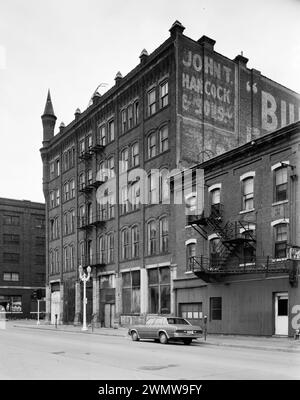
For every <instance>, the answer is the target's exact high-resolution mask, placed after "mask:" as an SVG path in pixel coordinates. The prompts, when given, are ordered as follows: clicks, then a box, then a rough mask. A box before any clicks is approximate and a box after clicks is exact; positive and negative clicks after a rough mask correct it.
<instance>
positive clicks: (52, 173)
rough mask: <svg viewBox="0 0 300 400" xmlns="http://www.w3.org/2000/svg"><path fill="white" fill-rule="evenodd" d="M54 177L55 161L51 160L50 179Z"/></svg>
mask: <svg viewBox="0 0 300 400" xmlns="http://www.w3.org/2000/svg"><path fill="white" fill-rule="evenodd" d="M54 177H55V163H54V161H52V162H51V163H50V179H53V178H54Z"/></svg>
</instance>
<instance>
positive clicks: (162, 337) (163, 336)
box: [159, 332, 168, 344]
mask: <svg viewBox="0 0 300 400" xmlns="http://www.w3.org/2000/svg"><path fill="white" fill-rule="evenodd" d="M159 341H160V343H161V344H167V343H168V338H167V335H166V334H165V333H164V332H161V333H160V334H159Z"/></svg>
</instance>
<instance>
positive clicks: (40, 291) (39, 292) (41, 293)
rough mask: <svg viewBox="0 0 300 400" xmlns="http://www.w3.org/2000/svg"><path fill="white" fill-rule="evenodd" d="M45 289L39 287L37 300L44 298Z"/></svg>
mask: <svg viewBox="0 0 300 400" xmlns="http://www.w3.org/2000/svg"><path fill="white" fill-rule="evenodd" d="M43 297H44V296H43V290H42V289H37V291H36V298H37V300H41V299H42V298H43Z"/></svg>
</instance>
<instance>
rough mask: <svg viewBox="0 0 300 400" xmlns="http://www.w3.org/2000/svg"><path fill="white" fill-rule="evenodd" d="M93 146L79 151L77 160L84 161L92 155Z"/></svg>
mask: <svg viewBox="0 0 300 400" xmlns="http://www.w3.org/2000/svg"><path fill="white" fill-rule="evenodd" d="M92 149H93V147H88V148H87V149H86V150H84V151H81V152H80V153H79V156H78V158H79V160H80V161H86V160H89V159H90V158H91V157H92V156H93V151H92Z"/></svg>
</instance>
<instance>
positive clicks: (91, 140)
mask: <svg viewBox="0 0 300 400" xmlns="http://www.w3.org/2000/svg"><path fill="white" fill-rule="evenodd" d="M86 142H87V148H88V149H89V150H90V149H91V148H92V147H93V138H92V135H88V136H87V138H86Z"/></svg>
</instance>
